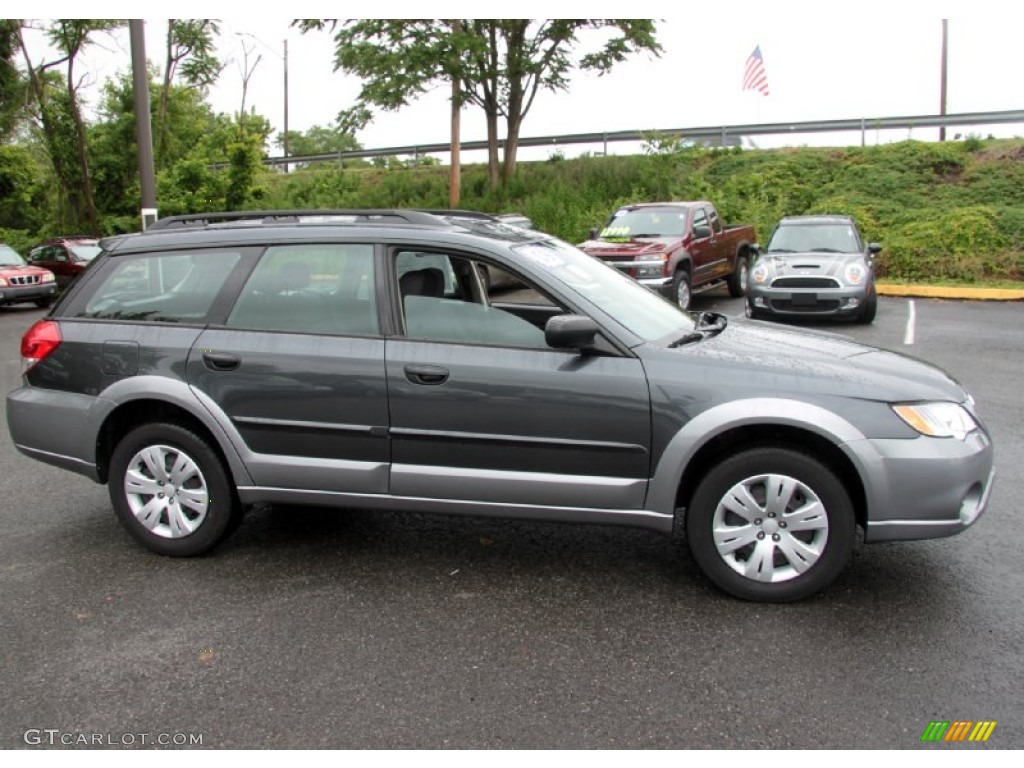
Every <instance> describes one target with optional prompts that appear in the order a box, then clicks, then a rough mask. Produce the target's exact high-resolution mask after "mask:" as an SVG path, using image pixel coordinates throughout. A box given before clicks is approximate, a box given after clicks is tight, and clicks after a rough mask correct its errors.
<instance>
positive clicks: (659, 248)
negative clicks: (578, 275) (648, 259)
mask: <svg viewBox="0 0 1024 768" xmlns="http://www.w3.org/2000/svg"><path fill="white" fill-rule="evenodd" d="M678 242H679V238H678V237H643V238H638V239H634V240H627V241H625V242H608V241H606V240H587V241H586V242H585V243H580V245H579V247H580V249H582V250H583V252H584V253H589V254H590V255H591V256H596V257H597V258H599V259H605V260H607V259H610V258H620V257H622V256H630V257H634V256H646V255H648V254H662V253H664V252H665V251H666V250H669V249H671V248H672V247H673V246H674V244H676V243H678Z"/></svg>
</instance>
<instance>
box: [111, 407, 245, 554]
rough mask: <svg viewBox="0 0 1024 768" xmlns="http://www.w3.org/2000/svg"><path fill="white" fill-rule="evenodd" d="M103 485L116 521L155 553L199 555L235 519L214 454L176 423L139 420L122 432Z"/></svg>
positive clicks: (230, 490) (235, 506) (229, 489)
mask: <svg viewBox="0 0 1024 768" xmlns="http://www.w3.org/2000/svg"><path fill="white" fill-rule="evenodd" d="M108 485H109V490H110V501H111V503H112V504H113V506H114V511H115V512H116V513H117V517H118V519H119V520H120V521H121V524H122V525H123V526H124V527H125V528H126V529H127V530H128V533H130V534H131V535H132V537H133V538H134V539H135V540H136V541H138V542H139V543H140V544H142V545H143V546H144V547H146V548H147V549H150V550H152V551H153V552H157V553H159V554H161V555H171V556H175V557H191V556H193V555H201V554H203V553H204V552H207V551H209V550H210V549H212V548H213V547H214V546H216V545H217V544H218V543H219V542H220V541H221V540H222V539H223V538H224V537H225V536H227V535H228V534H229V533H230V532H231V531H232V530H233V529H234V527H235V525H236V524H237V523H238V521H239V520H240V519H241V507H240V505H239V503H238V499H237V497H236V494H235V489H234V487H233V485H232V484H231V481H230V479H229V475H228V473H227V470H226V469H225V468H224V465H223V463H222V462H221V460H220V457H219V456H218V455H217V453H216V452H215V451H214V450H213V449H212V448H211V447H210V446H209V444H208V443H207V442H206V441H205V440H204V439H203V438H201V437H200V436H199V435H197V434H195V433H194V432H192V431H191V430H189V429H186V428H185V427H182V426H180V425H178V424H169V423H168V424H163V423H154V424H145V425H143V426H141V427H137V428H136V429H134V430H132V431H131V432H129V433H128V434H127V435H125V436H124V437H123V438H122V439H121V442H119V443H118V444H117V447H116V448H115V449H114V451H113V453H112V454H111V457H110V476H109V480H108Z"/></svg>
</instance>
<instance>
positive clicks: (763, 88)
mask: <svg viewBox="0 0 1024 768" xmlns="http://www.w3.org/2000/svg"><path fill="white" fill-rule="evenodd" d="M743 90H744V91H760V92H761V93H763V94H764V95H765V96H768V95H769V94H768V75H767V73H766V72H765V71H764V59H763V58H762V57H761V46H759V45H758V46H756V47H755V48H754V52H753V53H752V54H750V58H748V59H747V71H746V73H745V74H744V75H743Z"/></svg>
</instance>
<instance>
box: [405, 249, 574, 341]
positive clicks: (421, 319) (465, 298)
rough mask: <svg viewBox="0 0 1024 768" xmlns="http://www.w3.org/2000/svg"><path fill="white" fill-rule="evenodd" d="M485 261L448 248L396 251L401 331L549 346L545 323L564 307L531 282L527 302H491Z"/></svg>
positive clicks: (422, 336)
mask: <svg viewBox="0 0 1024 768" xmlns="http://www.w3.org/2000/svg"><path fill="white" fill-rule="evenodd" d="M486 269H487V265H485V264H484V263H483V262H481V261H478V260H476V259H473V258H470V257H467V256H463V255H458V254H449V253H440V252H420V251H409V250H405V251H398V252H397V253H396V254H395V274H396V276H397V277H398V293H399V296H400V298H401V309H402V320H403V323H404V326H405V335H406V336H407V337H409V338H411V339H418V340H422V341H445V342H455V343H463V344H481V345H487V346H509V347H534V348H545V349H546V348H547V344H546V342H545V341H544V323H545V322H546V320H547V319H549V318H550V317H552V316H554V315H556V314H559V313H560V312H561V311H562V310H561V309H560V308H558V307H556V306H554V305H553V304H552V303H551V302H550V301H549V300H548V299H547V298H545V297H543V296H542V295H541V294H539V293H537V292H536V291H534V290H533V289H532V288H531V287H530V286H528V285H525V284H522V283H519V290H520V291H522V292H532V293H533V295H534V296H536V298H537V300H536V301H535V302H531V305H530V306H515V305H506V306H495V305H494V304H492V303H491V296H490V295H489V294H488V285H489V281H490V279H492V278H490V277H488V275H487V273H486V272H485V271H484V270H486Z"/></svg>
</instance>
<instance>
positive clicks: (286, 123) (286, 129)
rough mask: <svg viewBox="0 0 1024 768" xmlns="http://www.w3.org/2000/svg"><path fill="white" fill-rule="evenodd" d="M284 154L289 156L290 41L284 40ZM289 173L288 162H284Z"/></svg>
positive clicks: (286, 171)
mask: <svg viewBox="0 0 1024 768" xmlns="http://www.w3.org/2000/svg"><path fill="white" fill-rule="evenodd" d="M284 156H285V158H287V157H288V41H287V40H285V41H284ZM284 172H285V173H288V163H285V164H284Z"/></svg>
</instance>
